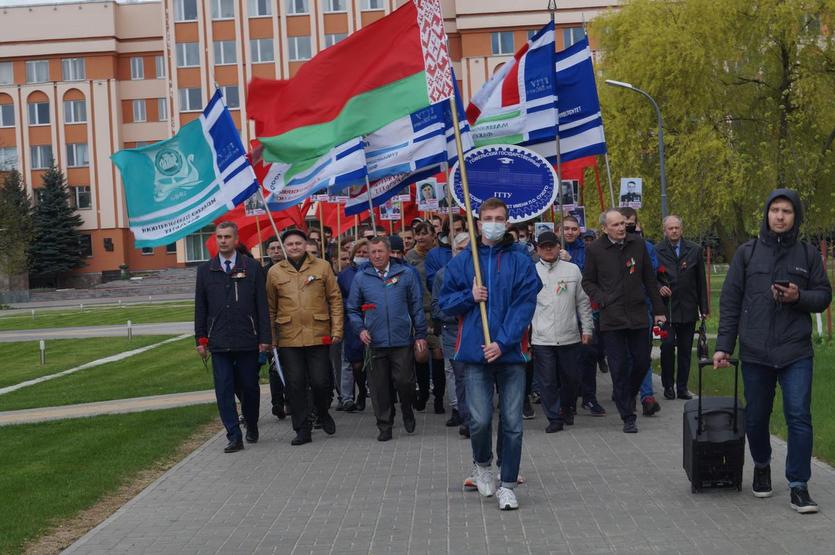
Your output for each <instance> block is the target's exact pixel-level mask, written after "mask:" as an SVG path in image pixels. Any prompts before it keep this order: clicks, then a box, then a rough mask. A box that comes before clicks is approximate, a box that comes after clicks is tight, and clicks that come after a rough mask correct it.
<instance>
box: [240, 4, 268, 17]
mask: <svg viewBox="0 0 835 555" xmlns="http://www.w3.org/2000/svg"><path fill="white" fill-rule="evenodd" d="M246 6H247V7H246V11H247V13H249V17H261V16H265V15H272V14H273V6H272V3H271V2H270V0H247V3H246Z"/></svg>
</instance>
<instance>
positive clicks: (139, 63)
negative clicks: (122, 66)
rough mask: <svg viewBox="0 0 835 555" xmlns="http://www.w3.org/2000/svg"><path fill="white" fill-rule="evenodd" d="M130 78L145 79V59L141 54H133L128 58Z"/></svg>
mask: <svg viewBox="0 0 835 555" xmlns="http://www.w3.org/2000/svg"><path fill="white" fill-rule="evenodd" d="M130 78H131V79H133V80H138V79H145V61H144V60H143V59H142V57H141V56H134V57H133V58H131V59H130Z"/></svg>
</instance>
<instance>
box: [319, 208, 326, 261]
mask: <svg viewBox="0 0 835 555" xmlns="http://www.w3.org/2000/svg"><path fill="white" fill-rule="evenodd" d="M326 240H327V239H326V238H325V204H324V201H321V200H320V201H319V241H320V242H321V243H322V260H326V259H327V258H326V256H325V241H326Z"/></svg>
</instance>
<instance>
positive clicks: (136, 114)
mask: <svg viewBox="0 0 835 555" xmlns="http://www.w3.org/2000/svg"><path fill="white" fill-rule="evenodd" d="M131 103H132V104H133V122H134V123H141V122H143V121H147V119H148V114H147V112H146V111H145V99H144V98H139V99H136V100H133V101H132V102H131Z"/></svg>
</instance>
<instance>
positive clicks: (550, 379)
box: [533, 343, 581, 422]
mask: <svg viewBox="0 0 835 555" xmlns="http://www.w3.org/2000/svg"><path fill="white" fill-rule="evenodd" d="M579 354H580V344H579V343H575V344H573V345H559V346H556V345H534V346H533V360H534V371H535V372H536V375H537V379H538V380H539V387H540V389H539V394H540V395H541V396H542V408H543V409H544V410H545V416H546V417H547V418H548V421H549V422H561V421H562V416H561V415H560V408H562V409H563V410H571V408H572V407H574V406H575V405H576V403H577V392H578V390H579V388H580V377H581V376H580V370H581V368H580V361H579Z"/></svg>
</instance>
